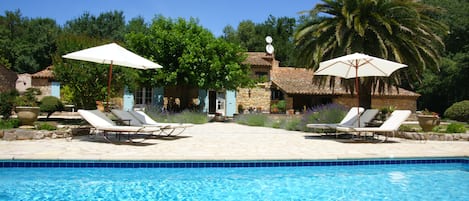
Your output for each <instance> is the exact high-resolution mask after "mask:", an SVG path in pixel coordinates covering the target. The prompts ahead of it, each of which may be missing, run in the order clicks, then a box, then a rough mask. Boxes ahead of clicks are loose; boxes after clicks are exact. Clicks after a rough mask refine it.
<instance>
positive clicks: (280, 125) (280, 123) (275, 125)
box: [270, 118, 286, 128]
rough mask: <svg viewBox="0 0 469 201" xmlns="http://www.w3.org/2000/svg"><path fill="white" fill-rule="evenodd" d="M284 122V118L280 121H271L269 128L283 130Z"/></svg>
mask: <svg viewBox="0 0 469 201" xmlns="http://www.w3.org/2000/svg"><path fill="white" fill-rule="evenodd" d="M285 123H286V120H285V119H284V118H281V119H273V120H271V122H270V127H272V128H284V126H285Z"/></svg>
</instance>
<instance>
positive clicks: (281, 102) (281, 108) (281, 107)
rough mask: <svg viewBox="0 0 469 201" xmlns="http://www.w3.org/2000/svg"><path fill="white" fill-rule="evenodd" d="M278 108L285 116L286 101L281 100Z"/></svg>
mask: <svg viewBox="0 0 469 201" xmlns="http://www.w3.org/2000/svg"><path fill="white" fill-rule="evenodd" d="M277 107H278V111H279V112H280V113H283V114H285V111H286V109H287V102H285V100H280V101H278V102H277Z"/></svg>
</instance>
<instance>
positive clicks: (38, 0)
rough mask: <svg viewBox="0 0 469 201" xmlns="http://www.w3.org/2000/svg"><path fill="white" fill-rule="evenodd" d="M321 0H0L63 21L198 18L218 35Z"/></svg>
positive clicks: (293, 12) (1, 9)
mask: <svg viewBox="0 0 469 201" xmlns="http://www.w3.org/2000/svg"><path fill="white" fill-rule="evenodd" d="M318 2H319V0H0V5H1V6H0V12H1V14H2V15H4V14H5V11H13V10H16V9H20V11H21V13H22V15H23V17H30V18H36V17H48V18H52V19H55V20H56V22H57V23H58V24H60V25H62V24H64V23H65V22H66V21H67V20H71V19H75V18H77V17H80V16H81V15H82V14H83V13H84V12H89V13H91V14H93V15H95V16H97V15H99V14H100V13H102V12H107V11H113V10H118V11H123V12H124V15H125V17H126V20H130V19H132V18H134V17H137V16H142V17H144V18H145V20H146V21H147V22H150V21H151V19H152V18H153V17H154V16H155V15H158V14H161V15H163V16H165V17H171V18H177V17H183V18H186V19H188V18H190V17H194V18H197V19H199V23H200V25H202V26H203V27H205V28H207V29H209V30H210V31H211V32H212V33H213V34H215V35H216V36H220V35H221V34H222V33H223V28H224V27H225V26H226V25H232V26H233V27H235V28H236V27H237V26H238V24H239V22H241V21H243V20H252V21H253V22H255V23H261V22H264V21H265V20H266V19H267V18H268V16H269V15H273V16H275V17H285V16H287V17H298V16H299V14H298V13H299V12H301V11H305V10H310V9H312V8H313V7H314V6H315V5H316V4H317V3H318Z"/></svg>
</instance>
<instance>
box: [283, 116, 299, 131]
mask: <svg viewBox="0 0 469 201" xmlns="http://www.w3.org/2000/svg"><path fill="white" fill-rule="evenodd" d="M285 129H287V130H289V131H297V130H302V129H301V119H297V118H293V119H290V120H289V121H287V123H286V125H285Z"/></svg>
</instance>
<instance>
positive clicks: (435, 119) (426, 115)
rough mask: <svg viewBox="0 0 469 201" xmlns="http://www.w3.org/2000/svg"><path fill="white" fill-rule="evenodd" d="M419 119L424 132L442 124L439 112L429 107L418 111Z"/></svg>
mask: <svg viewBox="0 0 469 201" xmlns="http://www.w3.org/2000/svg"><path fill="white" fill-rule="evenodd" d="M417 120H418V122H419V125H420V127H422V130H423V131H424V132H428V131H432V129H433V128H434V127H435V126H438V125H440V117H439V116H438V114H437V113H435V112H431V111H429V110H428V109H425V110H423V111H421V112H420V113H417Z"/></svg>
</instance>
